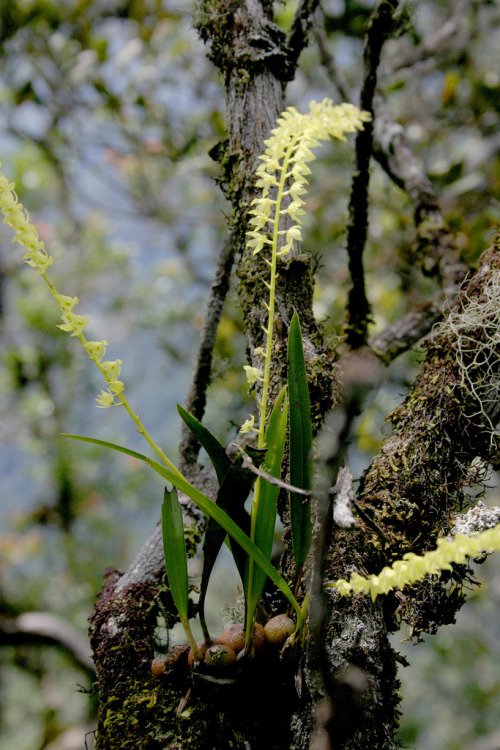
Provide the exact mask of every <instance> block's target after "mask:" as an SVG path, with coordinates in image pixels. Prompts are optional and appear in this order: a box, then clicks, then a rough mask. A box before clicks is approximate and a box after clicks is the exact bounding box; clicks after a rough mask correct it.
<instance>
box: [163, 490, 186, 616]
mask: <svg viewBox="0 0 500 750" xmlns="http://www.w3.org/2000/svg"><path fill="white" fill-rule="evenodd" d="M161 531H162V537H163V551H164V553H165V569H166V571H167V578H168V585H169V588H170V593H171V594H172V599H173V600H174V604H175V606H176V607H177V611H178V612H179V615H180V618H181V620H187V619H188V597H189V588H188V570H187V555H186V541H185V538H184V521H183V518H182V508H181V506H180V503H179V500H178V498H177V490H176V489H175V487H173V488H172V491H171V492H169V491H168V490H167V488H165V491H164V493H163V503H162V506H161Z"/></svg>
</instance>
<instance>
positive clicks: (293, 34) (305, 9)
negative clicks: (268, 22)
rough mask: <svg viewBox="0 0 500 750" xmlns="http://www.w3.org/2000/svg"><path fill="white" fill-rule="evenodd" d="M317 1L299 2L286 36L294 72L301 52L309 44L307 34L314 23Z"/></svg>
mask: <svg viewBox="0 0 500 750" xmlns="http://www.w3.org/2000/svg"><path fill="white" fill-rule="evenodd" d="M318 5H319V0H301V2H300V4H299V6H298V8H297V10H296V11H295V16H294V19H293V23H292V28H291V30H290V34H289V35H288V57H289V60H290V63H291V67H292V69H293V70H294V71H295V68H296V67H297V63H298V61H299V56H300V53H301V52H302V50H303V49H304V48H305V47H307V45H308V43H309V32H310V30H311V26H312V25H313V23H314V13H315V11H316V8H317V7H318Z"/></svg>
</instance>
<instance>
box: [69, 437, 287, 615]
mask: <svg viewBox="0 0 500 750" xmlns="http://www.w3.org/2000/svg"><path fill="white" fill-rule="evenodd" d="M63 437H68V438H72V439H73V440H81V441H82V442H84V443H91V444H93V445H101V446H102V447H103V448H110V449H111V450H115V451H118V452H119V453H125V455H127V456H131V457H132V458H136V459H138V460H139V461H143V462H144V463H146V464H147V465H148V466H150V467H151V468H152V469H153V470H154V471H156V472H157V474H159V475H160V476H161V477H163V478H164V479H166V480H167V481H168V482H170V483H171V484H173V485H174V486H175V487H177V489H178V490H180V491H181V492H184V493H185V494H186V495H187V496H188V497H190V498H191V500H192V501H193V502H194V503H195V505H197V506H198V508H199V509H200V510H201V512H202V513H204V514H205V515H206V516H207V517H208V518H213V519H214V520H215V521H217V523H218V524H219V525H220V526H222V528H223V529H224V530H225V531H226V532H227V533H228V534H229V536H231V537H232V538H233V539H234V540H235V541H236V542H237V543H238V544H239V545H240V547H242V548H243V549H244V550H245V552H246V553H247V554H248V555H250V557H251V558H252V559H253V560H255V562H256V563H257V565H259V567H261V568H263V570H264V571H265V573H266V574H267V575H268V576H269V578H270V579H271V581H272V582H273V583H274V584H276V586H277V587H278V588H279V590H280V591H281V592H282V593H283V594H284V595H285V596H286V598H287V599H288V601H289V602H290V604H291V605H292V607H293V608H294V609H295V611H296V613H297V629H298V630H299V629H300V628H301V627H302V611H301V609H300V605H299V604H298V602H297V600H296V599H295V597H294V595H293V594H292V592H291V591H290V588H289V586H288V584H287V583H286V581H284V580H283V578H282V577H281V576H280V574H279V573H278V572H277V570H275V569H274V568H273V566H272V565H271V563H270V562H269V560H268V559H267V558H266V557H265V556H264V555H263V553H262V552H261V551H260V549H259V548H258V547H256V545H255V544H254V543H253V542H252V541H251V540H250V539H249V537H248V536H247V535H246V534H245V533H244V532H243V531H242V530H241V529H240V528H239V526H238V525H237V524H236V523H235V522H234V521H233V520H232V519H231V518H229V516H228V515H227V513H225V512H224V511H223V510H222V508H219V507H218V506H217V505H216V504H215V503H214V502H213V501H212V500H210V499H209V498H208V497H206V495H204V494H203V493H202V492H200V490H198V489H196V487H193V485H192V484H190V483H189V482H188V480H187V479H186V478H185V477H183V476H182V475H179V474H176V473H175V472H174V471H172V470H171V469H169V468H168V467H167V466H162V465H161V464H159V463H158V462H157V461H154V460H153V459H152V458H148V457H147V456H144V455H143V454H142V453H137V452H136V451H133V450H130V448H124V447H123V446H121V445H116V443H109V442H107V441H106V440H97V439H96V438H89V437H83V436H82V435H68V434H64V435H63Z"/></svg>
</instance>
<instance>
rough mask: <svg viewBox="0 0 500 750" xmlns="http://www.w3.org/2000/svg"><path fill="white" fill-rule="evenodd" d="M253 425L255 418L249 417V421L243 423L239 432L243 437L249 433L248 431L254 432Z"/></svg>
mask: <svg viewBox="0 0 500 750" xmlns="http://www.w3.org/2000/svg"><path fill="white" fill-rule="evenodd" d="M254 423H255V417H253V416H252V417H250V419H247V420H246V422H243V424H242V426H241V429H240V432H241V433H242V434H243V435H245V434H246V433H247V432H250V431H252V432H256V430H255V428H254Z"/></svg>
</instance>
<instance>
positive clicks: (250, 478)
mask: <svg viewBox="0 0 500 750" xmlns="http://www.w3.org/2000/svg"><path fill="white" fill-rule="evenodd" d="M254 481H255V475H254V474H252V473H251V472H250V471H248V470H247V469H243V468H242V459H241V457H238V458H237V459H236V461H235V462H234V464H231V465H230V468H229V471H228V472H227V473H226V475H225V477H224V479H223V481H222V484H221V486H220V487H219V492H218V493H217V500H216V502H217V505H218V506H219V508H221V509H222V510H223V511H225V512H226V513H227V514H228V516H229V517H230V518H232V519H233V521H235V523H237V524H238V526H239V527H240V529H242V530H243V531H245V532H247V531H248V532H249V531H250V516H249V515H248V513H247V511H246V510H245V507H244V506H245V500H246V499H247V497H248V494H249V492H250V490H251V489H252V485H253V483H254ZM226 536H227V534H226V531H225V530H224V529H223V528H222V527H221V526H219V524H218V523H217V522H216V521H215V520H214V519H213V518H209V519H208V523H207V528H206V530H205V537H204V539H203V570H202V574H201V583H200V598H199V600H198V613H199V616H200V622H201V626H202V630H203V634H204V637H205V640H209V636H208V631H207V630H206V624H205V597H206V593H207V587H208V583H209V580H210V575H211V573H212V570H213V567H214V564H215V561H216V559H217V556H218V554H219V551H220V548H221V547H222V544H223V542H224V539H225V538H226ZM230 549H231V552H232V554H233V557H234V560H235V563H236V567H237V568H238V571H239V573H240V575H241V577H242V579H243V574H244V568H245V560H246V558H247V555H246V553H245V552H244V551H243V550H242V549H241V547H240V546H239V545H238V544H236V543H233V544H231V545H230Z"/></svg>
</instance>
